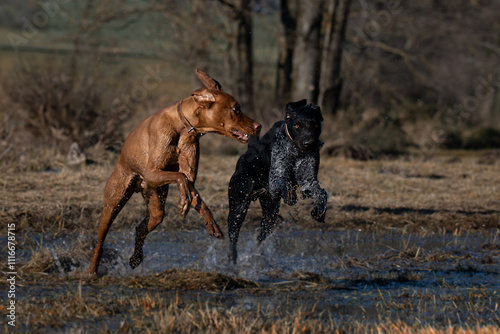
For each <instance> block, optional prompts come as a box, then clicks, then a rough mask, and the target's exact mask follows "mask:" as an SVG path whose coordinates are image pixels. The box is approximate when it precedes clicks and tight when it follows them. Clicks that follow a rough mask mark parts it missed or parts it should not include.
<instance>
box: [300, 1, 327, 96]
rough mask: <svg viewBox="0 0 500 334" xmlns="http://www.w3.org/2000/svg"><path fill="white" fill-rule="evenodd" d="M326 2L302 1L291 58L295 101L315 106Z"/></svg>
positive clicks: (317, 93)
mask: <svg viewBox="0 0 500 334" xmlns="http://www.w3.org/2000/svg"><path fill="white" fill-rule="evenodd" d="M324 3H325V0H301V2H300V9H299V13H300V15H299V17H298V19H297V40H296V44H295V50H294V57H293V77H292V79H293V87H292V99H293V100H294V101H296V100H301V99H307V100H308V101H309V102H311V103H317V101H318V95H319V76H320V70H321V68H320V67H321V24H322V19H323V9H324V8H323V7H324Z"/></svg>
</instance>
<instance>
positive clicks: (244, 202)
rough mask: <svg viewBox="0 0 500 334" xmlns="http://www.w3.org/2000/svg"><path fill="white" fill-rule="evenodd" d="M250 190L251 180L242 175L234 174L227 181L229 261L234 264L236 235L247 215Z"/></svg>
mask: <svg viewBox="0 0 500 334" xmlns="http://www.w3.org/2000/svg"><path fill="white" fill-rule="evenodd" d="M251 192H252V180H250V179H249V178H247V177H246V176H244V175H238V174H235V175H233V177H232V178H231V181H230V182H229V189H228V196H229V216H228V218H227V228H228V234H229V261H230V262H232V263H233V264H236V262H237V259H238V249H237V246H236V244H237V243H238V236H239V234H240V229H241V225H242V224H243V221H244V220H245V217H246V215H247V211H248V207H249V206H250V202H251V197H250V194H251Z"/></svg>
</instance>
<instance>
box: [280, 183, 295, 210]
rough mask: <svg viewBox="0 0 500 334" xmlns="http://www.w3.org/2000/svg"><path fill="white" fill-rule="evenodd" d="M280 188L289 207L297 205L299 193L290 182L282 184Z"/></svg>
mask: <svg viewBox="0 0 500 334" xmlns="http://www.w3.org/2000/svg"><path fill="white" fill-rule="evenodd" d="M280 188H281V197H282V198H283V201H284V202H285V203H286V204H288V205H295V203H297V193H296V192H295V189H294V188H293V186H292V185H291V184H290V182H282V183H281V187H280Z"/></svg>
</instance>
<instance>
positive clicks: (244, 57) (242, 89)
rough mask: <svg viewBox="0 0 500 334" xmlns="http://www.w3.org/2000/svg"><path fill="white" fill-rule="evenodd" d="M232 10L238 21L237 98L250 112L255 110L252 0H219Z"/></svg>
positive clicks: (236, 40) (236, 39)
mask: <svg viewBox="0 0 500 334" xmlns="http://www.w3.org/2000/svg"><path fill="white" fill-rule="evenodd" d="M218 1H219V3H221V4H223V5H224V6H226V8H228V9H229V10H230V13H231V14H232V15H233V16H234V19H235V21H236V36H235V46H236V65H237V66H236V67H237V73H236V89H237V92H236V94H235V95H236V96H235V97H236V99H237V100H238V101H239V102H240V104H241V106H242V108H243V109H244V110H248V112H249V114H252V113H253V112H254V102H253V98H254V97H253V43H252V0H234V1H230V0H218ZM226 63H227V62H226Z"/></svg>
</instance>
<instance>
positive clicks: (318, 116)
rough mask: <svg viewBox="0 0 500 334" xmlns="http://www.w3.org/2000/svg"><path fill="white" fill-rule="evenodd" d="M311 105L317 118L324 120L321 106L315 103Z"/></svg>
mask: <svg viewBox="0 0 500 334" xmlns="http://www.w3.org/2000/svg"><path fill="white" fill-rule="evenodd" d="M309 106H310V107H311V109H312V110H314V111H315V112H316V114H317V115H316V117H317V119H318V120H319V121H320V122H323V115H322V114H321V108H320V106H317V105H315V104H310V105H309Z"/></svg>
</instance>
